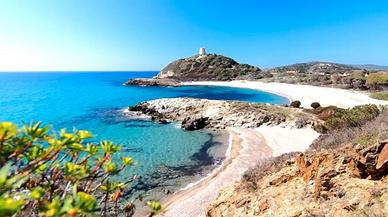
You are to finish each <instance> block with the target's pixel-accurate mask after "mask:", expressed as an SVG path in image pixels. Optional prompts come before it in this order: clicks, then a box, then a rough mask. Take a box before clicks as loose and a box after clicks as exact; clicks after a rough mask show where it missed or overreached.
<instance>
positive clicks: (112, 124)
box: [0, 71, 288, 197]
mask: <svg viewBox="0 0 388 217" xmlns="http://www.w3.org/2000/svg"><path fill="white" fill-rule="evenodd" d="M157 73H158V72H157V71H150V72H1V73H0V122H2V121H12V122H15V123H17V124H18V125H19V126H21V125H22V124H23V123H29V122H30V121H31V120H34V121H41V122H42V123H43V124H45V125H50V126H51V127H52V128H53V129H55V130H59V129H62V128H66V129H67V130H68V131H72V130H73V129H85V130H89V131H91V132H92V133H93V134H94V135H95V138H94V139H93V142H99V141H101V140H111V141H113V142H114V143H116V144H119V145H122V146H123V147H124V148H123V150H122V151H120V153H119V155H120V156H131V157H132V158H133V159H135V162H136V163H135V164H134V166H133V167H131V168H129V169H128V170H126V171H124V172H123V173H122V174H121V175H120V176H118V177H116V178H117V179H121V180H126V179H130V178H131V177H133V176H134V175H136V176H137V177H140V178H139V181H137V182H136V183H134V184H133V185H132V186H131V191H129V192H128V195H140V194H145V195H147V192H149V191H152V189H157V188H158V189H159V190H160V191H163V192H164V193H165V194H169V193H171V192H173V191H175V190H177V189H179V188H182V187H184V186H182V185H185V184H187V182H190V181H195V179H194V178H186V180H185V181H181V182H180V181H176V180H179V178H182V177H184V176H185V177H197V179H199V178H200V177H201V176H204V175H206V171H207V170H202V169H201V168H202V167H203V168H206V167H207V168H209V167H211V166H214V165H217V164H219V162H220V161H221V160H222V157H214V156H217V155H214V154H213V155H212V154H210V152H211V148H212V147H213V146H217V145H218V146H225V143H227V140H228V139H227V136H226V135H225V134H223V133H222V132H212V131H208V130H200V131H194V132H189V131H184V130H182V129H181V128H180V125H179V123H169V124H158V123H154V122H152V121H149V120H142V119H133V118H129V117H128V116H127V115H125V112H124V111H125V109H126V108H127V107H128V106H131V105H135V104H137V103H139V102H143V101H147V100H153V99H159V98H173V97H193V98H205V99H217V100H241V101H248V102H253V103H271V104H287V103H288V99H286V98H284V97H281V96H278V95H274V94H271V93H266V92H262V91H256V90H249V89H239V88H231V87H210V86H184V87H140V86H124V85H123V83H124V82H125V81H127V80H128V79H130V78H151V77H153V76H155V75H156V74H157ZM221 150H222V148H221ZM171 180H175V181H171ZM167 183H168V184H167ZM128 197H129V196H128Z"/></svg>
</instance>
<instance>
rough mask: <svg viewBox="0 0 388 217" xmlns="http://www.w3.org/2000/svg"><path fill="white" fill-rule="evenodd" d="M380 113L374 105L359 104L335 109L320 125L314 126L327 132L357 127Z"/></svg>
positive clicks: (320, 130)
mask: <svg viewBox="0 0 388 217" xmlns="http://www.w3.org/2000/svg"><path fill="white" fill-rule="evenodd" d="M379 113H380V110H379V108H378V107H377V106H376V105H360V106H355V107H354V108H351V109H337V110H336V111H335V112H334V113H331V116H329V118H328V119H327V120H326V121H325V122H324V123H323V124H320V125H317V126H315V129H316V130H317V131H319V132H327V131H332V130H336V129H340V128H345V127H358V126H361V125H362V124H364V123H365V122H367V121H370V120H373V119H374V118H376V117H377V116H378V115H379Z"/></svg>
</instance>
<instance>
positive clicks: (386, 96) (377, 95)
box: [369, 91, 388, 101]
mask: <svg viewBox="0 0 388 217" xmlns="http://www.w3.org/2000/svg"><path fill="white" fill-rule="evenodd" d="M369 96H370V97H372V98H374V99H380V100H386V101H388V91H381V92H374V93H371V94H370V95H369Z"/></svg>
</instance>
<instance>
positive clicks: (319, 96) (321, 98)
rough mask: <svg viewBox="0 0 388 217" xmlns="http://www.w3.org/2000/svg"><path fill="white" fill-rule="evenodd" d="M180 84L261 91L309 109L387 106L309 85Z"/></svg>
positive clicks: (355, 93)
mask: <svg viewBox="0 0 388 217" xmlns="http://www.w3.org/2000/svg"><path fill="white" fill-rule="evenodd" d="M182 84H183V85H209V86H225V87H239V88H248V89H255V90H262V91H266V92H270V93H275V94H278V95H281V96H285V97H287V98H288V99H290V100H299V101H301V103H302V106H303V107H306V108H309V107H310V105H311V103H312V102H319V103H320V104H321V105H322V106H329V105H335V106H338V107H342V108H350V107H354V106H356V105H363V104H377V105H388V102H387V101H383V100H376V99H372V98H370V97H369V96H368V95H367V94H366V93H363V92H359V91H354V90H344V89H338V88H330V87H317V86H311V85H299V84H298V85H297V84H285V83H264V82H259V81H197V82H184V83H182Z"/></svg>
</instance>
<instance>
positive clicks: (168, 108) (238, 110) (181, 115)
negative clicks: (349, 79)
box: [128, 98, 318, 130]
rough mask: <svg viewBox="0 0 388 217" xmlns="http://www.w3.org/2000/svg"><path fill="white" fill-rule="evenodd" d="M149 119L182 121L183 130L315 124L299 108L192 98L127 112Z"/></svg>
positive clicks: (156, 102) (150, 104)
mask: <svg viewBox="0 0 388 217" xmlns="http://www.w3.org/2000/svg"><path fill="white" fill-rule="evenodd" d="M128 110H129V111H132V112H139V113H141V114H146V115H149V116H151V118H152V119H153V120H155V121H158V122H160V123H165V122H167V121H168V120H172V121H178V122H181V125H182V128H184V129H185V130H198V129H202V128H212V129H225V128H227V127H242V128H257V127H260V126H261V125H263V124H265V125H279V124H283V125H287V126H292V127H296V128H302V127H304V126H306V125H309V126H313V125H314V124H316V123H317V122H318V120H317V118H316V117H314V116H313V115H312V114H309V113H306V112H303V111H302V110H301V109H297V108H290V107H284V106H277V105H266V104H257V103H247V102H239V101H225V100H207V99H194V98H173V99H158V100H152V101H148V102H143V103H139V104H137V105H135V106H131V107H129V109H128Z"/></svg>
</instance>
